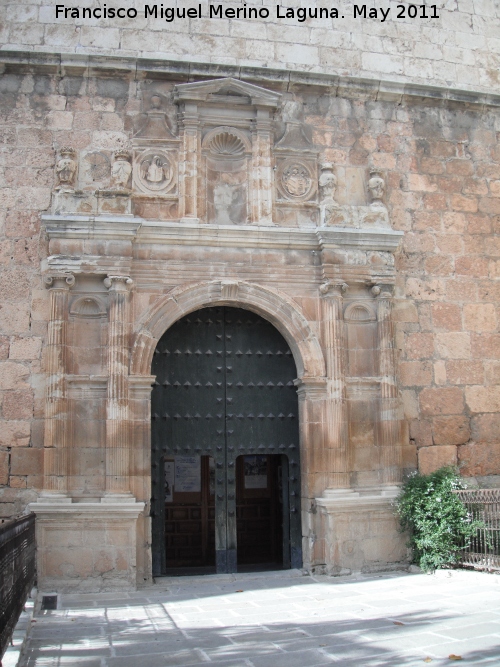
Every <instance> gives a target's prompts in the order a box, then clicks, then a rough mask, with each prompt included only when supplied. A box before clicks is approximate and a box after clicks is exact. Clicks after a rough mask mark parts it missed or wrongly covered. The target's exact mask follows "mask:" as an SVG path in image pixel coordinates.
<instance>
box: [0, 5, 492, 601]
mask: <svg viewBox="0 0 500 667" xmlns="http://www.w3.org/2000/svg"><path fill="white" fill-rule="evenodd" d="M497 18H498V17H497ZM96 34H97V33H96ZM0 60H1V61H2V63H3V74H2V78H1V86H2V93H1V95H2V99H1V123H2V137H3V145H2V183H1V185H2V187H1V190H0V206H1V220H2V234H3V239H2V241H1V258H2V268H1V277H0V280H1V298H2V304H1V310H0V326H1V328H2V338H1V347H0V354H1V361H0V366H1V376H0V389H1V393H2V404H1V405H2V414H1V420H2V426H1V429H0V430H1V434H0V482H1V483H2V485H3V486H2V488H1V489H0V507H1V508H2V516H4V517H6V518H9V517H11V516H15V515H16V514H19V513H21V512H23V511H25V510H26V509H28V508H29V509H30V510H32V511H34V512H35V513H36V516H37V543H38V572H39V577H40V582H41V585H42V587H44V588H45V589H48V588H51V589H52V588H54V589H58V590H105V589H112V588H123V587H134V586H136V585H144V584H146V583H148V582H150V581H151V580H152V577H153V576H156V575H160V574H162V573H164V569H165V560H164V554H165V548H167V553H168V548H170V547H169V546H168V544H170V543H168V544H167V542H165V540H167V538H168V535H167V533H168V530H170V529H169V528H167V527H166V526H167V524H168V525H172V526H174V524H175V521H174V519H172V521H171V522H170V523H169V518H168V517H170V514H168V511H169V510H168V507H167V509H165V507H166V505H168V503H165V502H164V498H165V496H164V493H166V492H165V489H164V482H165V479H166V477H164V474H163V473H164V469H165V471H166V469H167V468H166V465H167V463H168V462H170V461H172V462H174V461H177V459H176V457H184V459H187V458H189V457H191V460H192V461H194V462H195V464H196V461H197V462H198V463H197V465H199V461H200V460H201V461H202V466H201V470H202V471H203V470H205V472H202V473H199V474H201V475H202V477H203V475H205V476H206V494H207V495H206V498H207V499H208V500H207V502H206V503H205V505H203V507H205V509H204V510H203V511H208V514H207V516H206V518H205V519H203V521H205V523H204V524H203V525H204V526H208V529H207V530H208V531H209V532H210V531H212V533H214V534H215V538H214V540H212V538H211V537H210V535H209V536H208V537H206V540H207V541H206V545H208V546H207V549H209V550H210V549H212V550H213V552H214V553H215V557H214V558H215V560H213V563H212V561H210V562H211V563H212V564H213V567H214V568H215V570H216V571H219V572H231V571H234V570H235V568H236V567H238V563H239V562H240V561H239V560H238V559H239V558H240V556H241V552H242V549H241V548H240V554H239V555H238V542H239V543H240V544H242V543H243V542H242V540H243V539H244V538H245V536H244V535H243V534H242V533H241V530H240V528H238V526H237V524H238V522H240V523H241V524H242V522H243V517H244V514H243V510H242V509H241V506H242V502H243V501H242V500H241V498H242V496H241V493H242V491H241V483H242V482H241V480H242V479H243V478H245V479H246V477H244V475H248V476H251V475H252V474H254V473H255V471H253V472H252V471H251V470H250V467H249V468H248V470H250V472H248V471H247V472H244V471H243V468H241V471H240V473H236V472H235V471H236V468H237V467H238V466H239V465H240V464H239V463H237V458H238V456H240V457H241V460H243V459H245V461H246V463H248V465H249V466H250V463H252V465H253V463H254V461H255V460H256V459H257V458H258V457H259V456H260V457H261V458H260V461H261V463H262V461H267V464H266V465H267V466H268V468H267V470H268V473H266V474H268V475H271V472H269V471H271V469H272V470H275V472H273V473H272V474H273V475H274V474H275V478H273V479H275V482H272V483H271V482H269V484H271V486H272V485H273V484H274V485H275V486H276V489H277V488H278V486H279V492H278V491H276V493H277V494H278V495H279V502H278V501H276V503H278V504H276V507H275V510H272V508H271V510H272V512H274V511H276V512H278V509H276V508H278V507H279V512H281V514H280V516H279V518H278V519H277V522H278V523H279V526H280V527H279V530H280V531H281V532H280V536H281V537H280V539H281V540H282V542H283V550H282V551H281V546H280V544H281V543H280V544H279V545H278V546H277V547H276V553H278V552H279V554H280V559H281V560H280V563H281V564H282V566H289V567H290V566H291V567H304V568H306V569H308V570H315V571H321V572H327V573H330V574H339V573H341V572H347V571H356V570H364V571H376V570H381V569H382V570H383V569H390V568H400V567H401V566H402V565H404V563H405V562H406V560H407V554H406V547H405V539H404V536H402V535H401V534H400V533H399V532H398V527H397V520H396V519H395V517H394V514H393V508H392V505H391V503H392V501H393V500H394V498H395V496H396V495H397V493H398V486H399V484H400V483H401V481H402V478H403V475H404V474H407V473H409V472H411V471H414V470H416V469H420V470H421V471H423V472H429V471H431V470H434V469H436V468H438V467H440V466H441V465H458V466H460V468H461V471H462V474H463V475H465V476H466V477H473V478H475V479H476V480H477V482H478V483H479V484H482V485H486V486H488V485H490V486H491V485H495V484H496V480H497V479H498V477H497V476H498V475H499V474H500V463H499V456H500V443H499V438H500V417H499V411H500V357H499V355H500V330H499V302H500V284H499V276H500V236H499V234H500V148H499V143H498V140H499V137H500V114H499V108H500V97H498V96H495V95H494V94H493V93H494V91H493V92H492V93H489V92H486V90H485V89H486V88H487V85H485V83H484V82H485V79H484V77H483V79H482V81H481V82H480V83H479V84H478V86H477V89H476V90H475V89H474V87H473V85H472V84H468V85H467V86H466V89H464V88H460V87H459V86H458V84H457V83H456V82H455V87H447V88H444V87H442V86H441V87H440V86H439V85H434V86H424V85H422V84H421V83H418V82H413V83H411V82H410V81H403V80H400V81H397V80H391V81H390V82H389V81H385V80H384V77H383V76H382V75H381V74H380V73H379V75H378V77H375V76H372V78H370V79H368V78H361V77H360V76H358V77H356V76H340V75H335V76H333V75H331V74H329V73H328V72H327V71H323V72H311V71H309V72H305V71H302V72H301V71H295V72H292V71H291V70H288V71H286V70H278V69H272V70H271V69H265V68H264V67H257V66H255V67H253V66H250V65H248V66H244V65H240V66H235V65H233V64H219V65H217V66H214V65H211V64H205V65H203V64H198V65H196V67H194V66H193V65H191V64H189V63H182V62H177V63H173V62H167V61H161V60H153V59H146V58H142V59H141V58H137V57H135V56H134V57H132V56H130V57H121V58H118V57H114V58H113V57H112V56H111V55H109V54H107V56H106V57H104V56H100V55H89V54H86V55H83V56H81V55H78V54H73V55H71V56H67V57H60V56H58V55H54V54H51V53H47V52H46V53H42V52H41V51H40V52H37V53H31V54H30V53H28V52H25V51H21V50H20V49H17V50H12V51H9V50H7V47H6V48H5V50H4V51H3V52H2V53H0ZM296 69H297V70H300V66H297V68H296ZM323 69H325V67H323ZM326 69H328V68H326ZM485 76H486V75H485ZM385 78H387V77H385ZM396 78H397V77H396ZM414 78H417V79H418V77H417V76H416V77H414ZM488 85H489V84H488ZM482 88H484V90H483V89H482ZM497 92H498V91H497ZM246 313H248V318H249V319H248V322H247V320H246V319H245V318H246ZM231 318H232V319H231ZM235 318H236V319H235ZM238 318H239V319H238ZM181 324H182V325H183V326H184V324H185V325H186V329H185V330H182V331H184V332H185V333H182V331H181V330H180V329H179V327H180V326H181ZM247 324H248V326H246V325H247ZM202 325H203V327H205V325H207V326H208V325H210V326H211V327H213V331H214V337H213V339H212V338H210V339H208V338H206V336H205V333H202V328H203V327H202ZM234 326H236V329H233V328H231V327H234ZM196 327H198V329H197V328H196ZM217 327H219V328H217ZM238 327H239V328H238ZM245 327H246V328H245ZM259 327H260V328H259ZM209 328H210V327H209ZM209 328H208V329H205V328H203V331H205V330H206V331H208V330H209ZM178 331H181V333H178V334H177V333H175V332H178ZM259 331H262V332H264V333H259ZM169 332H172V335H171V337H170V338H169V335H170V334H169ZM266 332H268V333H266ZM272 332H275V333H272ZM207 335H208V334H207ZM175 336H178V337H177V338H175ZM259 336H261V337H259ZM266 336H270V338H266ZM273 336H274V337H273ZM204 337H205V338H204ZM169 341H170V342H169ZM175 341H177V342H175ZM266 341H271V342H266ZM174 342H175V345H174ZM171 343H172V344H171ZM171 348H172V349H171ZM174 348H175V349H174ZM219 348H220V349H219ZM175 355H177V356H176V361H175V363H174V361H170V359H172V360H173V359H174V356H175ZM245 355H246V357H245ZM251 355H256V356H255V357H252V359H250V356H251ZM265 355H267V360H264V359H262V360H260V359H258V358H257V357H265ZM286 355H288V357H289V359H290V362H289V363H288V362H287V363H288V366H287V365H285V364H284V362H283V360H282V359H281V358H278V357H283V358H284V356H286ZM212 356H213V357H214V358H213V359H211V358H210V357H212ZM217 358H220V361H217ZM245 358H246V359H247V361H248V363H247V365H246V366H245V365H244V363H243V362H244V361H245ZM202 362H203V363H202ZM245 363H246V362H245ZM175 364H177V366H176V365H175ZM218 364H219V365H218ZM238 364H239V365H238ZM259 364H260V366H259ZM174 368H178V369H179V370H178V372H179V375H178V376H175V377H174V375H169V373H174V370H172V369H174ZM248 369H250V371H249V370H248ZM252 369H253V371H252ZM256 369H259V370H258V371H257V370H256ZM176 372H177V371H176ZM248 372H255V373H257V375H258V377H257V375H256V376H255V377H253V376H252V377H250V376H248ZM217 373H219V376H220V377H219V376H217ZM245 373H247V375H245ZM273 373H276V375H273ZM259 374H260V375H259ZM285 375H286V377H285ZM202 377H203V378H204V379H203V381H202ZM245 378H246V379H245ZM249 379H250V381H249V382H248V380H249ZM174 380H175V382H174ZM212 390H213V391H212ZM285 391H287V392H288V394H286V395H287V396H288V397H289V398H287V399H286V401H285V402H283V403H280V401H281V400H282V399H281V398H280V397H281V396H284V395H285V393H284V392H285ZM169 392H170V393H169ZM203 392H205V393H203ZM211 392H212V393H211ZM217 392H219V393H217ZM238 392H240V393H238ZM245 392H247V393H245ZM259 392H260V393H259ZM202 394H203V398H202ZM212 396H213V405H212V403H210V401H211V400H212V398H211V397H212ZM255 396H258V398H255ZM207 397H208V398H207ZM239 397H241V398H239ZM283 400H284V399H283ZM207 401H208V402H207ZM238 401H239V402H238ZM289 401H292V402H291V403H290V402H289ZM293 401H295V403H293ZM207 406H208V407H207ZM251 406H254V407H251ZM280 406H284V407H280ZM286 406H291V407H286ZM294 406H296V407H294ZM171 408H172V409H171ZM217 420H219V422H218V421H217ZM238 429H239V430H238ZM184 459H183V460H184ZM209 459H210V466H213V468H210V470H209ZM203 461H205V462H203ZM203 466H205V467H203ZM273 466H274V467H273ZM212 469H213V472H211V470H212ZM245 470H246V468H245ZM260 472H262V471H260ZM165 474H166V473H165ZM210 475H212V477H210ZM238 475H240V477H238ZM257 476H258V475H257ZM209 478H210V481H209ZM269 479H271V477H269ZM238 480H240V481H238ZM191 483H193V482H192V481H191ZM245 483H246V482H245ZM210 484H212V485H213V488H212V486H210ZM239 484H240V487H238V485H239ZM252 484H253V485H254V487H253V488H252V486H251V485H250V482H249V483H248V489H250V491H249V492H248V494H247V495H248V498H249V499H250V500H252V498H253V500H252V502H254V501H255V498H257V496H258V495H259V492H258V491H255V488H258V482H257V481H256V480H254V482H252ZM264 486H265V484H264ZM179 488H180V487H179ZM203 488H205V487H203ZM200 489H201V487H200V488H198V487H196V482H194V486H192V487H191V491H189V489H188V485H187V482H186V486H185V489H184V490H183V492H184V493H188V494H189V493H190V492H192V493H198V492H200V493H202V490H200ZM203 493H204V492H203ZM238 494H240V495H238ZM179 497H180V496H179ZM187 497H188V496H186V498H187ZM189 498H190V499H191V498H192V497H191V496H189ZM238 499H239V500H238ZM250 500H249V502H250ZM238 503H239V504H238ZM188 504H189V503H188V502H181V501H180V500H179V502H178V509H179V511H181V510H182V508H183V507H186V506H187V505H188ZM174 505H175V503H174ZM175 506H176V507H177V505H175ZM200 507H201V505H200ZM207 508H208V510H207ZM183 511H184V510H183ZM196 511H197V510H196ZM165 512H166V514H165ZM210 512H212V514H210ZM179 516H180V515H179ZM194 516H195V515H192V516H191V519H192V518H193V517H194ZM200 521H201V519H200ZM188 524H189V521H186V523H185V524H183V525H186V526H188ZM195 524H196V521H194V523H192V525H195ZM179 525H180V524H179ZM196 525H198V524H196ZM200 525H201V524H200ZM262 525H263V524H262ZM172 530H174V528H172ZM182 530H184V529H182ZM186 530H189V528H186ZM192 530H193V531H194V532H192V533H189V534H190V535H191V537H190V538H188V537H186V536H184V538H185V539H186V540H188V541H189V539H195V537H196V535H195V532H196V529H195V528H193V529H192ZM204 530H205V529H204ZM238 531H239V532H238ZM285 533H286V534H285ZM287 535H288V537H287ZM193 536H194V537H193ZM184 538H183V537H182V535H177V537H173V538H172V539H173V540H175V539H178V540H182V539H184ZM168 539H170V538H168ZM204 539H205V538H204ZM186 543H187V542H186ZM165 544H167V547H165ZM172 544H174V542H172ZM179 544H181V541H180V542H179ZM190 544H191V543H190ZM193 544H194V542H193ZM273 548H274V547H273ZM172 553H173V552H172ZM155 554H156V556H155ZM162 554H163V555H162ZM155 558H156V560H155ZM162 558H163V561H162ZM167 560H168V557H167ZM181 560H182V559H181ZM179 562H181V561H179ZM207 562H208V561H207ZM162 563H163V564H162Z"/></svg>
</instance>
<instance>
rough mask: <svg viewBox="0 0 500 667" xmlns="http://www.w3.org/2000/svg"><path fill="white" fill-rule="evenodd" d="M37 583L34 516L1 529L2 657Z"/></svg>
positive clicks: (0, 638)
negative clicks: (31, 591) (35, 582)
mask: <svg viewBox="0 0 500 667" xmlns="http://www.w3.org/2000/svg"><path fill="white" fill-rule="evenodd" d="M34 581H35V515H34V514H28V515H27V516H23V517H21V518H20V519H16V520H15V521H11V522H9V523H6V524H4V525H2V526H0V655H3V653H4V651H5V649H6V648H7V644H8V642H9V639H10V637H11V635H12V631H13V630H14V627H15V625H16V623H17V620H18V618H19V616H20V615H21V611H22V609H23V607H24V605H25V603H26V600H27V598H28V595H29V593H30V590H31V588H32V586H33V584H34Z"/></svg>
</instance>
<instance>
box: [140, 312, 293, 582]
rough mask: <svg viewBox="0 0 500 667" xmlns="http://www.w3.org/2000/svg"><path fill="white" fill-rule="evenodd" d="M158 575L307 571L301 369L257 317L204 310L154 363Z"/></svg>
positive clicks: (170, 337) (178, 328)
mask: <svg viewBox="0 0 500 667" xmlns="http://www.w3.org/2000/svg"><path fill="white" fill-rule="evenodd" d="M152 374H153V375H155V376H156V381H155V386H154V388H153V393H152V404H151V405H152V409H151V412H152V454H151V461H152V537H153V574H156V575H159V574H162V573H165V572H168V571H169V570H170V569H171V568H175V567H183V566H184V567H187V566H213V567H215V569H216V571H218V572H234V571H236V569H237V568H238V566H239V567H242V566H245V565H248V564H251V565H260V566H264V564H266V565H267V566H269V567H279V566H282V567H300V566H301V565H302V548H301V540H302V531H301V525H300V447H299V427H298V397H297V392H296V388H295V384H294V380H295V379H296V377H297V370H296V366H295V362H294V359H293V355H292V352H291V350H290V347H289V345H288V344H287V342H286V341H285V339H284V338H283V336H282V335H281V334H280V333H279V332H278V331H277V330H276V329H275V327H274V326H273V325H272V324H271V323H270V322H268V321H267V320H265V319H264V318H262V317H260V316H259V315H256V314H255V313H253V312H251V311H248V310H243V309H239V308H234V307H229V306H215V307H209V308H203V309H201V310H198V311H194V312H192V313H190V314H188V315H186V316H184V317H183V318H181V319H180V320H178V321H177V322H176V323H175V324H174V325H173V326H172V327H170V328H169V329H168V330H167V331H166V332H165V334H164V335H163V336H162V337H161V339H160V341H159V342H158V345H157V347H156V350H155V354H154V357H153V362H152Z"/></svg>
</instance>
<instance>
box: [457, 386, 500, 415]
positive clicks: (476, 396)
mask: <svg viewBox="0 0 500 667" xmlns="http://www.w3.org/2000/svg"><path fill="white" fill-rule="evenodd" d="M465 401H466V404H467V406H468V408H469V410H470V411H471V412H495V413H497V412H500V387H498V386H495V387H479V386H472V387H466V388H465Z"/></svg>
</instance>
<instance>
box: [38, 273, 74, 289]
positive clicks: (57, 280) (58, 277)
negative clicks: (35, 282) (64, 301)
mask: <svg viewBox="0 0 500 667" xmlns="http://www.w3.org/2000/svg"><path fill="white" fill-rule="evenodd" d="M43 284H44V285H45V287H46V288H47V289H63V290H69V289H70V288H71V287H73V285H74V284H75V276H74V275H73V274H72V273H65V272H62V271H54V272H53V273H46V274H45V275H44V277H43Z"/></svg>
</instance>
